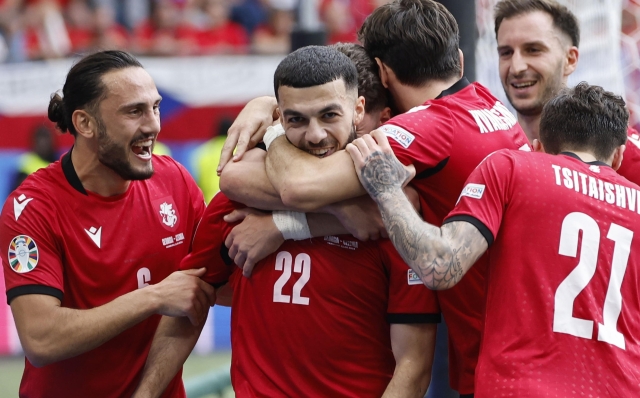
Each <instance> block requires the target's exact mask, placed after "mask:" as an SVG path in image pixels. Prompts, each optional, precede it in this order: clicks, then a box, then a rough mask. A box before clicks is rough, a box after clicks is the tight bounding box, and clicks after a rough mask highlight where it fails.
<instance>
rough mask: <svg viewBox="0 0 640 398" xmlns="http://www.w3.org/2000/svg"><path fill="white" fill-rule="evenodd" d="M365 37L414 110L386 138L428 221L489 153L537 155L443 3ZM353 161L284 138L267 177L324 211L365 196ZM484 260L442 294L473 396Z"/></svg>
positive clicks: (388, 16)
mask: <svg viewBox="0 0 640 398" xmlns="http://www.w3.org/2000/svg"><path fill="white" fill-rule="evenodd" d="M406 27H410V29H409V28H406ZM359 37H360V41H361V42H362V43H363V45H364V47H365V49H366V50H367V52H368V53H369V55H370V56H371V57H372V58H374V59H375V60H376V62H377V63H378V66H379V69H380V77H381V80H382V83H383V85H384V86H385V87H387V88H388V89H389V91H390V92H391V94H392V96H393V99H394V103H395V104H396V106H397V108H398V110H399V111H400V112H406V113H403V114H401V115H398V116H396V117H395V118H393V119H391V120H390V121H389V122H388V123H387V124H385V125H383V127H382V128H381V131H383V132H384V133H385V134H387V135H388V136H389V137H390V138H391V140H390V143H391V147H392V148H393V150H394V152H395V153H396V155H397V156H398V158H399V159H400V160H401V162H403V164H405V165H412V166H414V167H415V169H416V172H417V174H416V178H415V179H414V180H413V181H412V182H411V184H412V186H413V187H415V189H416V190H417V191H418V194H419V195H420V199H421V201H422V203H423V206H422V216H423V217H424V219H425V220H427V221H429V222H431V223H434V224H437V225H439V224H440V223H441V222H442V221H443V219H444V217H445V216H446V215H447V214H448V212H449V211H451V209H453V207H454V205H455V203H456V201H457V198H458V196H459V193H460V191H461V190H462V188H463V185H464V181H465V180H466V178H467V177H468V176H469V174H470V173H471V171H473V169H474V168H475V166H477V165H478V164H479V163H480V162H481V161H482V159H484V158H485V157H486V156H487V155H489V154H490V153H492V152H494V151H496V150H498V149H503V148H508V149H523V150H529V149H530V147H529V144H528V140H527V137H526V136H525V135H524V133H523V132H522V129H521V128H520V126H519V125H518V124H517V120H516V118H515V116H514V115H512V114H511V113H510V112H509V111H508V110H507V109H506V108H505V107H504V106H503V105H502V104H501V103H500V102H499V101H498V100H497V99H496V98H495V97H494V96H493V95H492V94H491V93H490V92H489V91H488V90H487V89H486V88H484V87H483V86H482V85H480V84H477V83H473V84H471V83H469V82H468V81H467V80H466V79H465V78H464V77H463V76H462V54H461V52H460V50H459V48H458V26H457V24H456V22H455V20H454V18H453V16H452V15H451V14H450V13H449V12H448V11H447V10H446V9H445V8H444V7H443V6H442V5H441V4H439V3H437V2H435V1H432V0H396V1H394V2H391V3H389V4H385V5H383V6H381V7H379V8H377V9H376V10H375V11H374V12H373V13H372V14H371V15H370V16H369V17H368V18H367V20H366V21H365V23H364V25H363V26H362V28H361V29H360V32H359ZM345 157H346V158H348V157H349V156H348V154H347V153H345V152H340V151H338V152H337V153H336V154H335V155H332V156H331V157H328V158H317V157H314V156H310V155H309V154H308V153H305V152H304V151H300V150H299V149H297V148H296V147H295V146H293V145H291V144H290V143H289V142H288V141H287V140H286V139H284V138H282V137H280V138H277V139H275V140H274V141H273V143H272V144H271V147H270V149H269V152H268V155H267V163H266V170H267V174H268V177H269V179H270V181H271V183H272V184H273V186H274V187H275V188H276V190H277V192H278V194H279V196H280V198H281V199H282V201H283V202H284V204H285V205H287V206H290V207H293V208H295V209H299V210H304V211H314V210H316V209H318V208H322V207H323V206H326V205H327V204H331V203H335V202H339V201H342V200H345V199H349V198H352V197H356V196H359V195H361V194H363V193H364V192H365V191H364V189H363V188H362V186H361V185H360V182H359V181H358V178H357V176H356V174H355V172H348V173H347V172H345V166H344V159H345ZM238 163H241V162H238ZM231 164H233V163H231ZM226 167H228V165H227V166H225V169H226ZM236 175H237V173H236ZM224 183H225V173H224V170H223V173H222V178H221V184H222V185H221V187H222V189H223V192H225V193H227V191H225V188H224ZM259 183H260V182H259V181H255V182H253V183H250V182H246V181H245V182H244V183H243V184H242V185H243V186H245V187H246V186H257V185H258V184H259ZM245 189H246V188H245ZM241 260H242V258H241ZM480 261H481V263H480V264H478V266H477V267H474V269H473V270H472V271H471V272H470V273H469V274H468V275H467V277H466V278H465V279H464V280H463V281H462V282H461V283H460V284H459V285H458V286H456V287H455V288H454V289H451V290H450V291H446V292H438V300H439V303H440V308H441V310H442V313H443V314H444V317H445V319H446V322H447V325H448V327H449V337H450V339H449V340H450V344H449V347H450V361H449V362H450V382H451V386H452V387H453V388H454V389H455V390H457V391H458V392H459V393H461V394H463V395H467V394H469V395H470V394H473V391H474V390H473V383H474V369H475V365H476V361H477V357H478V351H479V344H480V331H481V327H482V318H483V303H484V300H485V296H484V283H485V281H484V270H485V269H486V266H487V264H488V259H487V258H486V257H484V258H482V259H480ZM251 263H252V262H250V264H251Z"/></svg>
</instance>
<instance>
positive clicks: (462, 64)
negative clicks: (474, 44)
mask: <svg viewBox="0 0 640 398" xmlns="http://www.w3.org/2000/svg"><path fill="white" fill-rule="evenodd" d="M458 53H459V54H460V78H461V79H462V76H464V53H463V52H462V50H461V49H458Z"/></svg>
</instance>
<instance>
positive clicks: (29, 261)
mask: <svg viewBox="0 0 640 398" xmlns="http://www.w3.org/2000/svg"><path fill="white" fill-rule="evenodd" d="M38 257H39V254H38V246H37V245H36V242H35V241H34V240H33V239H31V238H30V237H28V236H27V235H18V236H16V237H15V238H13V239H12V240H11V243H10V244H9V266H10V267H11V269H13V270H14V271H15V272H17V273H19V274H24V273H25V272H31V271H33V270H34V269H35V268H36V265H38Z"/></svg>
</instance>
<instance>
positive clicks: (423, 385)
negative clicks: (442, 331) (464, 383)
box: [382, 323, 437, 398]
mask: <svg viewBox="0 0 640 398" xmlns="http://www.w3.org/2000/svg"><path fill="white" fill-rule="evenodd" d="M436 327H437V325H436V324H435V323H413V324H392V325H391V349H392V350H393V356H394V358H395V360H396V368H395V370H394V372H393V377H392V378H391V381H390V382H389V385H388V386H387V389H386V390H385V392H384V395H383V396H382V397H383V398H404V397H415V398H421V397H424V395H425V394H426V393H427V388H428V387H429V383H430V382H431V365H432V363H433V353H434V350H435V342H436Z"/></svg>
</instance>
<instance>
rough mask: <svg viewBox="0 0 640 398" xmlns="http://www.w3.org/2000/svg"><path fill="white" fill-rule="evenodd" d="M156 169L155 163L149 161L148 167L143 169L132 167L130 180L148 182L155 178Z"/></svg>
mask: <svg viewBox="0 0 640 398" xmlns="http://www.w3.org/2000/svg"><path fill="white" fill-rule="evenodd" d="M153 173H154V169H153V163H152V162H151V161H149V162H148V163H147V164H146V165H144V166H141V167H132V168H131V175H130V178H129V179H130V180H147V179H149V178H151V177H152V176H153Z"/></svg>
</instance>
